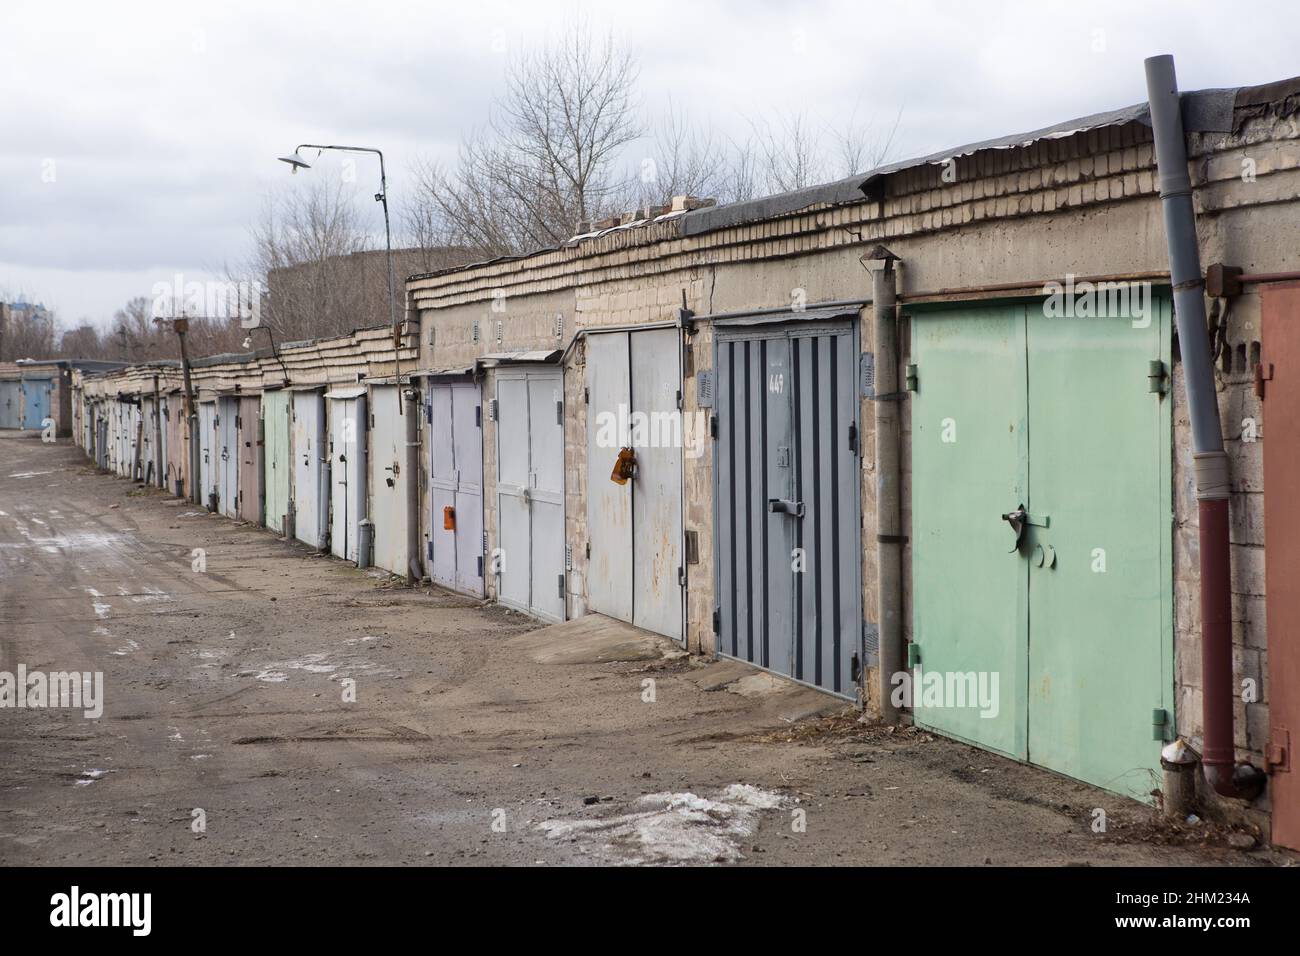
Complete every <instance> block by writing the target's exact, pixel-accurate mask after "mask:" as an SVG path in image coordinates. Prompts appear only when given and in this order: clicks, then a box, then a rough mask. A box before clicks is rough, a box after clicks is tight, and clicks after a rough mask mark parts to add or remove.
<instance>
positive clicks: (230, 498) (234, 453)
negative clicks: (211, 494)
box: [217, 398, 239, 518]
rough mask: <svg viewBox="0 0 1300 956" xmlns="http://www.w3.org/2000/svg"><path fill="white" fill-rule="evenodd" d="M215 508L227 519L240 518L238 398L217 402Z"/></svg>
mask: <svg viewBox="0 0 1300 956" xmlns="http://www.w3.org/2000/svg"><path fill="white" fill-rule="evenodd" d="M217 435H218V441H217V507H218V510H219V511H220V512H221V513H222V514H223V515H225V516H226V517H227V518H238V517H239V399H237V398H223V399H221V400H220V401H219V402H218V403H217Z"/></svg>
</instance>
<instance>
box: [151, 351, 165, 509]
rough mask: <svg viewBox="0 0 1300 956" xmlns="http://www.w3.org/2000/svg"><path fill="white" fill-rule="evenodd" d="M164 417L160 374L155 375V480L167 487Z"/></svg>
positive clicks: (157, 483) (155, 482) (161, 485)
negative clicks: (163, 437)
mask: <svg viewBox="0 0 1300 956" xmlns="http://www.w3.org/2000/svg"><path fill="white" fill-rule="evenodd" d="M162 417H163V416H162V393H161V392H160V391H159V390H158V376H157V375H155V376H154V377H153V447H154V452H153V460H154V465H155V467H156V468H157V469H158V473H157V474H155V475H154V476H153V480H154V484H156V485H157V486H158V487H159V488H166V487H167V476H166V474H165V472H166V471H167V466H166V465H164V464H163V453H162V447H163V445H162Z"/></svg>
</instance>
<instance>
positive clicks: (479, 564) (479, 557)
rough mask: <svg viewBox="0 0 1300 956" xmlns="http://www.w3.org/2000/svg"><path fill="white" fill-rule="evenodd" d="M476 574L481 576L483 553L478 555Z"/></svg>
mask: <svg viewBox="0 0 1300 956" xmlns="http://www.w3.org/2000/svg"><path fill="white" fill-rule="evenodd" d="M478 576H479V577H480V578H481V577H483V555H481V554H480V555H479V556H478Z"/></svg>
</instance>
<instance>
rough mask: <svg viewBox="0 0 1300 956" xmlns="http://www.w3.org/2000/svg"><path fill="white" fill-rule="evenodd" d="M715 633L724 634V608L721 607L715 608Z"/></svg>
mask: <svg viewBox="0 0 1300 956" xmlns="http://www.w3.org/2000/svg"><path fill="white" fill-rule="evenodd" d="M713 633H714V634H719V635H720V634H722V608H720V607H715V608H714V609H713Z"/></svg>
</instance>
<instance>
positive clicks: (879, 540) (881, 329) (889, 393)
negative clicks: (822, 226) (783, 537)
mask: <svg viewBox="0 0 1300 956" xmlns="http://www.w3.org/2000/svg"><path fill="white" fill-rule="evenodd" d="M897 258H898V257H897V256H895V255H894V254H893V253H892V252H890V251H889V250H888V249H886V248H885V247H884V246H876V247H875V248H874V249H872V250H871V251H870V252H868V253H867V254H866V255H865V256H863V260H864V261H869V262H871V263H872V265H871V266H869V268H870V269H871V293H872V294H871V303H872V304H871V311H872V323H871V325H872V350H873V351H874V352H875V371H876V379H875V391H874V401H873V404H874V406H875V433H876V436H875V437H876V566H877V567H876V592H877V595H878V600H879V607H880V621H879V623H878V627H879V628H880V633H879V638H880V640H879V648H880V658H879V661H878V664H879V668H880V676H879V693H880V717H881V719H882V720H883V721H885V722H886V723H891V724H896V723H898V708H897V707H895V706H894V704H893V701H892V700H891V698H892V696H893V679H894V675H895V674H899V673H902V672H903V670H904V664H903V612H902V609H903V585H902V582H903V537H902V528H901V524H902V508H901V494H900V481H899V477H900V473H901V468H900V463H899V458H900V455H899V398H900V393H899V391H898V288H897V281H896V277H897V273H896V272H895V271H894V262H895V261H896V260H897Z"/></svg>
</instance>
